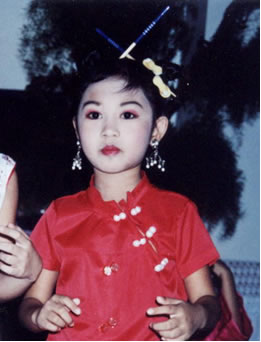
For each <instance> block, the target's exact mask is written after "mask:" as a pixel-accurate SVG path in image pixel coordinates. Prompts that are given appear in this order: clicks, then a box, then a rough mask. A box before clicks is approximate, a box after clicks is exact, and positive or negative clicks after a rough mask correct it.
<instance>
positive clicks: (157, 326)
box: [147, 297, 202, 341]
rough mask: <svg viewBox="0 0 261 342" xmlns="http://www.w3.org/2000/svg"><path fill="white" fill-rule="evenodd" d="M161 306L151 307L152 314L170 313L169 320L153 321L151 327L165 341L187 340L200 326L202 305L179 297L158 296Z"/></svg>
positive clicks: (150, 312) (149, 310)
mask: <svg viewBox="0 0 261 342" xmlns="http://www.w3.org/2000/svg"><path fill="white" fill-rule="evenodd" d="M156 300H157V303H158V304H160V306H158V307H155V308H150V309H148V310H147V314H148V315H150V316H158V315H168V316H169V317H170V318H169V319H168V320H167V321H164V322H160V323H153V324H151V325H150V327H151V328H152V329H153V330H155V331H156V332H157V333H158V334H159V335H160V337H161V339H162V340H164V341H169V340H171V341H185V340H187V339H189V338H190V337H191V336H192V335H193V334H194V333H195V331H196V330H198V329H199V328H201V327H200V322H201V319H202V316H201V315H202V307H201V306H200V305H197V304H190V303H188V302H184V301H182V300H179V299H174V298H163V297H157V299H156Z"/></svg>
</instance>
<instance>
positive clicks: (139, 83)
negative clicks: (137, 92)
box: [73, 52, 177, 122]
mask: <svg viewBox="0 0 261 342" xmlns="http://www.w3.org/2000/svg"><path fill="white" fill-rule="evenodd" d="M109 77H119V78H120V79H123V80H125V81H126V86H125V87H124V89H123V90H132V89H141V90H142V91H143V92H144V94H145V96H146V98H147V99H148V101H149V102H150V105H151V107H152V112H153V121H154V122H155V120H156V119H157V118H158V117H159V116H167V117H170V115H171V114H172V113H173V112H174V111H175V107H176V102H177V101H176V100H173V97H172V96H171V97H170V98H167V99H166V98H163V97H161V96H160V94H159V90H158V88H157V87H156V86H155V85H154V84H153V82H152V79H153V77H154V74H153V72H152V71H150V70H148V69H147V68H146V67H145V66H144V65H143V64H142V61H136V60H135V61H133V60H130V59H127V58H124V59H116V58H114V59H109V58H102V57H101V55H100V54H98V53H97V52H94V53H91V54H90V55H89V56H88V58H87V59H86V60H85V61H84V62H83V63H82V65H81V66H80V67H78V72H77V83H78V86H77V87H76V88H75V90H77V92H78V94H76V96H75V97H74V105H73V111H74V115H75V114H76V113H77V111H78V106H79V103H80V101H81V98H82V96H83V93H84V91H85V90H86V89H87V88H88V87H89V86H90V85H91V84H93V83H96V82H99V81H102V80H105V79H107V78H109Z"/></svg>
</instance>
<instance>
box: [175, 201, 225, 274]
mask: <svg viewBox="0 0 261 342" xmlns="http://www.w3.org/2000/svg"><path fill="white" fill-rule="evenodd" d="M175 240H176V251H177V256H176V258H177V261H176V262H177V267H178V270H179V273H180V274H181V277H182V278H183V279H184V278H186V277H187V276H188V275H190V274H192V273H193V272H195V271H197V270H199V269H200V268H202V267H204V266H206V265H212V264H214V263H215V262H216V261H217V260H218V259H219V253H218V251H217V250H216V248H215V246H214V244H213V242H212V240H211V237H210V235H209V233H208V231H207V229H206V228H205V226H204V224H203V222H202V220H201V218H200V216H199V214H198V211H197V208H196V206H195V204H194V203H193V202H191V201H188V202H187V204H186V205H185V207H184V209H183V210H182V213H181V214H180V215H179V217H178V219H177V231H176V234H175Z"/></svg>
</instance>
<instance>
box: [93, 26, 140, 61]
mask: <svg viewBox="0 0 261 342" xmlns="http://www.w3.org/2000/svg"><path fill="white" fill-rule="evenodd" d="M96 32H97V33H99V34H100V35H101V36H102V37H103V38H105V39H106V40H107V42H108V43H110V44H111V45H113V46H114V47H115V48H116V49H118V50H120V51H121V52H124V49H123V48H122V47H121V46H120V45H119V44H117V43H116V42H115V41H114V40H112V39H111V38H110V37H109V36H107V34H106V33H104V32H103V31H102V30H101V29H99V28H96ZM126 57H127V58H129V59H132V60H135V58H133V57H132V56H131V55H129V54H127V55H126Z"/></svg>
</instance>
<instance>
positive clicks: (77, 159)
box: [72, 140, 82, 170]
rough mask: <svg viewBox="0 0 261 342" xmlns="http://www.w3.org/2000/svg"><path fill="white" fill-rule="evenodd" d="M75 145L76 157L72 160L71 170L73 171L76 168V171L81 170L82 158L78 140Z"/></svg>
mask: <svg viewBox="0 0 261 342" xmlns="http://www.w3.org/2000/svg"><path fill="white" fill-rule="evenodd" d="M76 145H77V153H76V156H75V157H74V158H73V163H72V170H75V169H76V168H77V169H78V170H81V169H82V158H81V144H80V141H79V140H77V142H76Z"/></svg>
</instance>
